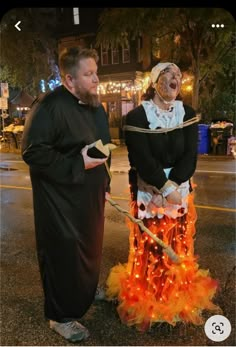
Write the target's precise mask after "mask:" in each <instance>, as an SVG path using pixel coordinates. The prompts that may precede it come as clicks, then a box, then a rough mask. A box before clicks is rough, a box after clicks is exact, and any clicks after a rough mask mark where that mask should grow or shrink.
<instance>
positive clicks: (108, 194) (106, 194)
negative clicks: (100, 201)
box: [105, 192, 111, 201]
mask: <svg viewBox="0 0 236 347" xmlns="http://www.w3.org/2000/svg"><path fill="white" fill-rule="evenodd" d="M110 197H111V194H110V193H108V192H106V193H105V200H106V201H107V199H109V198H110Z"/></svg>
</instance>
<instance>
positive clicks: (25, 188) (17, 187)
mask: <svg viewBox="0 0 236 347" xmlns="http://www.w3.org/2000/svg"><path fill="white" fill-rule="evenodd" d="M0 188H10V189H24V190H32V188H30V187H20V186H8V185H5V184H0Z"/></svg>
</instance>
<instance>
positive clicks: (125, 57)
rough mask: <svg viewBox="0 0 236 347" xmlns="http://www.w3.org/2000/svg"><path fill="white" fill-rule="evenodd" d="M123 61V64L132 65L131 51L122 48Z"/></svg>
mask: <svg viewBox="0 0 236 347" xmlns="http://www.w3.org/2000/svg"><path fill="white" fill-rule="evenodd" d="M122 61H123V63H130V49H129V47H127V48H122Z"/></svg>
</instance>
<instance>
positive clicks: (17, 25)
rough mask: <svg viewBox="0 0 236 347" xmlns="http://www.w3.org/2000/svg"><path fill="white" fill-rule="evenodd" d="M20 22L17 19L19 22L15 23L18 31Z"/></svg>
mask: <svg viewBox="0 0 236 347" xmlns="http://www.w3.org/2000/svg"><path fill="white" fill-rule="evenodd" d="M20 23H21V20H19V22H17V23H16V24H15V27H16V29H17V30H19V31H21V28H20V27H19V25H20Z"/></svg>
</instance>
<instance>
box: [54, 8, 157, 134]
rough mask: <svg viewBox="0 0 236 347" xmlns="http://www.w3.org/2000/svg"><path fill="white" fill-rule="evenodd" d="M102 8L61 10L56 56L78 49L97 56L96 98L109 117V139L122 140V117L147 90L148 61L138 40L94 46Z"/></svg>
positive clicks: (149, 58) (138, 101)
mask: <svg viewBox="0 0 236 347" xmlns="http://www.w3.org/2000/svg"><path fill="white" fill-rule="evenodd" d="M102 10H103V9H102V8H94V9H93V8H61V9H58V18H59V21H60V16H61V18H62V19H63V26H62V27H63V31H62V30H59V34H58V52H59V54H60V52H61V51H62V50H63V49H64V48H68V47H73V46H81V47H89V48H95V49H96V50H97V52H98V55H99V62H98V74H99V80H100V85H99V95H100V100H101V102H102V104H103V105H104V107H105V110H106V111H107V114H108V116H109V125H110V131H111V136H112V138H113V139H120V138H122V137H123V133H122V126H123V119H124V116H125V115H126V114H127V112H128V111H130V110H131V109H133V108H134V107H136V106H137V105H138V104H139V103H140V101H141V95H142V93H143V91H144V90H145V89H146V88H147V85H148V82H149V74H148V73H147V72H146V71H148V70H150V65H151V51H150V57H148V59H147V58H146V60H147V61H144V59H143V57H142V44H143V43H142V38H141V37H140V38H137V39H134V40H132V41H130V42H129V46H127V47H121V46H120V47H116V48H106V47H102V46H100V47H97V46H96V35H97V30H98V26H99V15H100V14H101V12H102Z"/></svg>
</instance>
